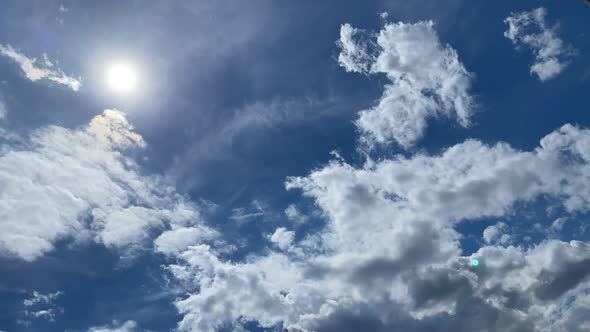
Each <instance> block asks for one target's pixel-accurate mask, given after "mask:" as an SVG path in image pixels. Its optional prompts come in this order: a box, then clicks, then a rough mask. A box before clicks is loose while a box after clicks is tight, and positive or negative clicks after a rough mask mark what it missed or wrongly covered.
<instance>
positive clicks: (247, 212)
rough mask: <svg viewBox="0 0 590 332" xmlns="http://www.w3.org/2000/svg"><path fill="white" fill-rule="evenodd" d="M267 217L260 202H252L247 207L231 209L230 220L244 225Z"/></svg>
mask: <svg viewBox="0 0 590 332" xmlns="http://www.w3.org/2000/svg"><path fill="white" fill-rule="evenodd" d="M265 215H267V211H266V209H265V206H264V204H263V203H262V202H260V201H258V200H253V201H252V202H251V203H250V206H249V207H238V208H235V209H232V213H231V216H230V217H229V218H230V219H231V220H234V221H236V222H240V223H244V222H248V221H250V220H253V219H258V218H263V217H264V216H265Z"/></svg>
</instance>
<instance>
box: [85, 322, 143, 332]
mask: <svg viewBox="0 0 590 332" xmlns="http://www.w3.org/2000/svg"><path fill="white" fill-rule="evenodd" d="M137 331H140V330H139V327H138V325H137V323H136V322H134V321H132V320H128V321H126V322H123V323H121V322H118V321H113V322H112V323H111V324H109V325H103V326H95V327H91V328H89V329H88V332H137Z"/></svg>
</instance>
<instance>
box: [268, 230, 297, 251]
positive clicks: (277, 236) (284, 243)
mask: <svg viewBox="0 0 590 332" xmlns="http://www.w3.org/2000/svg"><path fill="white" fill-rule="evenodd" d="M268 239H269V240H270V242H272V243H274V244H276V245H277V246H278V247H279V248H280V249H281V250H287V249H289V247H290V246H291V243H292V242H293V239H295V232H293V231H289V230H287V229H286V228H285V227H279V228H277V229H276V230H275V232H274V233H273V234H272V235H271V236H269V238H268Z"/></svg>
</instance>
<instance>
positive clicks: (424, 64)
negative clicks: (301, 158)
mask: <svg viewBox="0 0 590 332" xmlns="http://www.w3.org/2000/svg"><path fill="white" fill-rule="evenodd" d="M338 45H339V46H340V48H341V52H340V55H339V57H338V61H339V63H340V65H341V66H342V67H344V68H345V69H346V71H349V72H358V73H363V74H366V75H373V74H379V73H382V74H385V75H387V78H388V79H389V80H390V81H391V83H390V84H388V85H386V86H385V91H384V92H383V96H382V97H381V99H380V100H379V102H378V103H377V105H376V106H374V107H372V108H371V109H368V110H364V111H362V112H360V116H359V119H358V120H357V121H356V124H357V127H358V128H359V129H360V130H361V132H362V133H363V136H362V138H363V140H364V141H365V142H366V143H368V144H369V145H372V144H375V143H379V144H387V143H392V142H397V143H398V144H400V145H402V146H403V147H405V148H409V147H411V146H412V145H414V144H415V143H416V142H417V141H418V140H419V139H420V138H421V137H422V136H423V135H424V131H425V130H426V127H427V121H428V119H429V118H438V117H447V118H454V119H456V120H457V121H458V123H459V124H460V125H461V126H465V127H466V126H469V125H470V119H471V116H472V115H473V113H474V108H475V102H474V100H473V97H472V96H471V95H470V94H469V89H470V87H471V81H472V76H473V75H472V74H471V73H469V72H468V71H467V70H466V69H465V68H464V67H463V64H461V62H460V61H459V57H458V55H457V52H456V51H455V50H453V49H452V48H451V47H450V46H448V45H442V44H441V42H440V40H439V38H438V36H437V34H436V32H435V30H434V24H433V23H432V22H431V21H428V22H418V23H413V24H408V23H401V22H400V23H387V24H386V25H385V26H384V27H383V29H382V30H381V31H380V32H379V33H378V34H369V33H367V32H365V31H363V30H360V29H356V28H353V27H352V26H350V25H349V24H344V25H342V27H341V30H340V40H339V41H338Z"/></svg>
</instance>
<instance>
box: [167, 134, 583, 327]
mask: <svg viewBox="0 0 590 332" xmlns="http://www.w3.org/2000/svg"><path fill="white" fill-rule="evenodd" d="M589 147H590V130H588V129H582V128H578V127H575V126H571V125H565V126H563V127H561V128H559V129H557V130H555V131H554V132H552V133H550V134H548V135H547V136H545V137H544V138H543V139H542V140H541V142H540V145H539V147H537V148H536V149H534V150H532V151H520V150H517V149H514V148H512V147H510V146H509V145H508V144H505V143H498V144H495V145H486V144H483V143H481V142H479V141H476V140H468V141H465V142H463V143H461V144H457V145H455V146H452V147H450V148H448V149H446V150H445V151H443V152H441V153H440V154H436V155H427V154H415V155H413V156H411V157H404V156H396V157H394V158H391V159H385V160H381V161H378V162H375V161H371V160H368V161H367V162H366V163H365V164H364V165H363V166H360V167H356V166H352V165H349V164H347V163H346V162H345V161H343V160H342V159H341V158H338V159H337V160H334V161H332V162H330V163H329V164H327V165H325V166H324V167H322V168H320V169H317V170H315V171H313V172H312V173H311V174H309V175H307V176H304V177H293V178H290V179H289V180H288V181H287V188H288V189H298V190H301V191H302V192H303V194H304V195H305V196H308V197H310V198H311V199H313V200H314V201H315V203H316V205H317V207H318V208H319V209H320V210H321V211H322V212H323V214H324V215H325V217H326V226H325V227H324V228H323V229H322V230H321V231H319V232H317V233H309V234H307V235H305V236H304V237H302V238H301V239H296V238H295V237H293V236H292V235H293V234H291V233H288V232H289V231H287V230H286V229H278V230H277V231H276V232H275V233H274V234H273V235H272V236H271V238H272V237H274V238H275V239H274V242H275V243H277V244H281V243H282V244H283V247H284V248H288V252H287V253H285V252H276V251H273V250H270V251H267V252H263V253H259V254H251V255H249V256H248V258H247V259H245V260H244V261H241V262H232V261H224V260H223V259H221V258H220V257H219V256H218V255H217V254H216V253H215V250H214V248H213V247H211V246H208V245H196V246H189V247H187V248H185V249H184V250H183V251H182V252H181V253H179V254H178V255H177V258H178V263H176V264H172V265H170V266H169V271H171V272H172V274H173V275H175V276H177V278H178V279H180V280H183V281H184V282H188V284H189V285H191V286H190V287H189V288H187V295H186V296H185V297H184V298H182V299H179V300H178V301H176V302H175V304H176V306H177V308H178V310H179V312H180V313H181V314H182V315H183V319H182V320H181V322H179V325H178V329H179V331H200V332H209V331H217V330H218V329H220V328H222V327H228V326H232V325H233V326H239V325H242V324H243V323H245V322H248V321H256V322H257V323H258V324H260V325H261V326H263V327H266V328H286V329H287V330H289V331H290V332H311V331H317V332H328V331H340V332H342V331H359V330H370V331H391V330H403V331H549V330H554V329H556V328H557V327H558V326H562V325H563V326H584V324H588V320H589V318H588V317H590V316H588V315H585V313H587V309H588V306H587V296H586V295H585V294H587V293H585V292H586V290H587V289H590V268H588V266H590V265H589V264H588V263H589V262H590V244H588V243H585V242H581V241H571V242H563V241H558V240H545V241H541V242H538V243H535V244H533V245H531V246H529V247H515V246H511V245H509V243H508V242H506V243H503V244H502V245H501V246H500V245H496V244H495V242H494V239H496V238H497V234H496V235H495V234H490V233H493V232H492V231H488V232H487V233H488V236H487V237H488V238H489V240H490V242H491V243H492V244H490V245H487V246H484V247H482V248H480V249H479V250H478V251H477V252H475V253H474V254H472V255H470V256H463V255H462V253H461V247H460V242H459V240H460V238H461V234H459V233H458V231H457V230H456V228H455V226H457V225H458V224H460V223H462V222H466V221H471V222H473V221H477V220H480V219H484V218H490V217H497V218H499V217H503V216H508V215H518V213H519V211H520V207H521V206H523V205H526V204H527V203H531V204H532V203H535V204H540V203H542V202H543V201H541V200H547V201H551V202H552V203H551V204H552V205H553V204H558V205H560V207H561V208H562V209H563V210H564V211H565V212H567V213H570V214H577V213H584V212H587V211H588V210H589V209H590V201H588V200H587V199H586V198H587V197H590V195H589V193H588V189H587V188H589V187H590V183H587V180H585V179H589V178H590V176H588V175H590V148H589ZM496 226H497V228H502V226H500V225H496ZM473 258H477V259H479V260H480V265H479V266H477V267H475V266H471V264H470V262H471V259H473ZM194 289H197V291H195V290H194ZM570 317H571V319H576V320H577V321H576V322H571V321H567V319H570ZM560 324H561V325H560ZM564 324H567V325H564Z"/></svg>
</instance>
